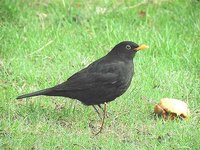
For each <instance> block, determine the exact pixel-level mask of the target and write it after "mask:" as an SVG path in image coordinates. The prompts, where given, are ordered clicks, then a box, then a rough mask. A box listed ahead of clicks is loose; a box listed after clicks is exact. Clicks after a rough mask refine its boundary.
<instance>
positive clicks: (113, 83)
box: [17, 41, 146, 105]
mask: <svg viewBox="0 0 200 150" xmlns="http://www.w3.org/2000/svg"><path fill="white" fill-rule="evenodd" d="M144 48H146V46H145V45H141V46H138V45H137V44H135V43H134V42H131V41H124V42H121V43H119V44H117V45H116V46H115V47H114V48H113V49H112V50H111V51H110V52H109V53H108V54H107V55H106V56H104V57H102V58H100V59H98V60H96V61H95V62H93V63H92V64H90V65H89V66H88V67H86V68H84V69H83V70H81V71H79V72H77V73H75V74H74V75H72V76H71V77H70V78H69V79H68V80H67V81H65V82H63V83H61V84H59V85H56V86H54V87H51V88H47V89H44V90H40V91H37V92H33V93H30V94H25V95H21V96H18V97H17V99H22V98H27V97H33V96H39V95H45V96H62V97H69V98H72V99H77V100H79V101H81V102H82V103H83V104H85V105H100V104H103V103H105V102H110V101H112V100H115V99H116V98H117V97H119V96H120V95H122V94H123V93H124V92H125V91H126V90H127V89H128V87H129V86H130V83H131V80H132V77H133V74H134V66H133V58H134V56H135V54H136V52H137V51H138V50H141V49H144Z"/></svg>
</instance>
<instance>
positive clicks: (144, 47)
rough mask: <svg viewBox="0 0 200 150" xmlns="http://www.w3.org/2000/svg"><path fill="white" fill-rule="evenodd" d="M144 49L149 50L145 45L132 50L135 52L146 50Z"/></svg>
mask: <svg viewBox="0 0 200 150" xmlns="http://www.w3.org/2000/svg"><path fill="white" fill-rule="evenodd" d="M146 48H149V46H147V45H145V44H142V45H140V46H139V47H137V48H134V50H135V51H139V50H144V49H146Z"/></svg>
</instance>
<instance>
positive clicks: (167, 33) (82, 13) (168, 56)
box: [0, 0, 200, 149]
mask: <svg viewBox="0 0 200 150" xmlns="http://www.w3.org/2000/svg"><path fill="white" fill-rule="evenodd" d="M1 4H2V5H1V8H0V27H1V30H0V39H1V43H0V91H1V92H0V149H64V148H65V149H199V147H200V141H199V139H200V134H199V133H200V125H199V121H200V113H199V110H200V107H199V104H200V93H199V91H200V90H199V89H200V78H199V72H200V66H199V64H200V61H199V57H200V51H199V48H200V43H199V38H200V13H199V7H200V2H199V1H197V0H177V1H175V0H174V1H173V0H165V1H164V0H162V1H158V0H149V1H143V2H141V1H139V0H136V1H128V0H126V1H117V0H113V1H100V0H95V1H80V0H79V1H76V2H74V1H67V0H66V1H65V0H55V1H49V0H45V1H40V0H33V1H26V0H19V1H14V0H2V2H1ZM124 40H132V41H135V42H137V43H145V44H148V45H149V46H150V49H148V50H147V51H142V52H140V53H138V54H137V56H136V58H135V60H134V62H135V76H134V79H133V81H132V84H131V87H130V88H129V90H128V91H127V92H126V93H125V94H124V95H123V96H121V97H119V98H118V99H117V100H116V101H113V102H111V103H110V104H109V107H108V109H109V111H111V112H112V115H111V116H110V117H109V118H108V119H106V123H105V127H104V130H103V132H102V133H101V134H100V135H98V136H94V135H93V134H92V133H93V131H94V130H96V127H97V126H98V123H99V120H98V116H97V115H96V113H95V112H94V110H93V109H92V108H91V107H86V106H84V105H82V104H81V103H80V102H78V101H75V100H71V99H64V98H58V97H54V98H52V97H37V98H31V99H29V100H23V101H17V100H16V99H15V98H16V96H18V95H20V94H24V93H28V92H32V91H35V90H39V89H42V88H46V87H50V86H53V85H55V84H58V83H61V82H63V81H65V80H66V79H67V78H68V77H70V76H71V75H72V74H73V73H75V72H77V71H79V70H80V69H82V68H83V67H86V66H87V65H88V64H90V63H91V62H93V61H94V60H96V59H98V58H100V57H102V56H104V55H105V54H106V53H107V52H108V51H109V50H110V49H111V48H112V47H113V46H114V45H115V44H117V43H119V42H120V41H124ZM163 97H171V98H177V99H182V100H184V101H186V102H187V103H188V104H189V108H190V110H191V117H190V119H189V120H188V121H180V120H176V121H166V122H164V121H163V120H162V119H154V118H153V117H152V115H151V114H152V111H153V107H154V104H155V103H157V102H158V101H159V100H160V99H161V98H163Z"/></svg>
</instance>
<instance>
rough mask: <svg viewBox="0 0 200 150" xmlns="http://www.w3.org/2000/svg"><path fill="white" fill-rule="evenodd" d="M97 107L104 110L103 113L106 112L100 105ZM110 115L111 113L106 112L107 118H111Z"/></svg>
mask: <svg viewBox="0 0 200 150" xmlns="http://www.w3.org/2000/svg"><path fill="white" fill-rule="evenodd" d="M97 106H98V107H99V108H100V109H101V110H102V112H104V109H103V108H102V107H101V105H100V104H98V105H97ZM110 114H111V113H110V112H108V111H106V117H107V118H108V117H109V115H110Z"/></svg>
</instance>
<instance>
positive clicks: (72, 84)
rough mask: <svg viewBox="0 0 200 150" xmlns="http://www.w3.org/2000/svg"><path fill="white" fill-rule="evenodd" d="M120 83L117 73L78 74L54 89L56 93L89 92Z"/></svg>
mask: <svg viewBox="0 0 200 150" xmlns="http://www.w3.org/2000/svg"><path fill="white" fill-rule="evenodd" d="M118 83H119V75H118V74H117V73H111V72H107V73H105V72H104V73H100V72H78V73H76V74H74V75H73V76H72V77H70V78H69V79H68V80H67V81H66V82H64V83H61V84H60V85H57V86H56V87H54V90H56V91H73V90H88V89H91V88H96V87H103V86H109V85H110V86H114V85H115V86H116V85H117V84H118Z"/></svg>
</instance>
